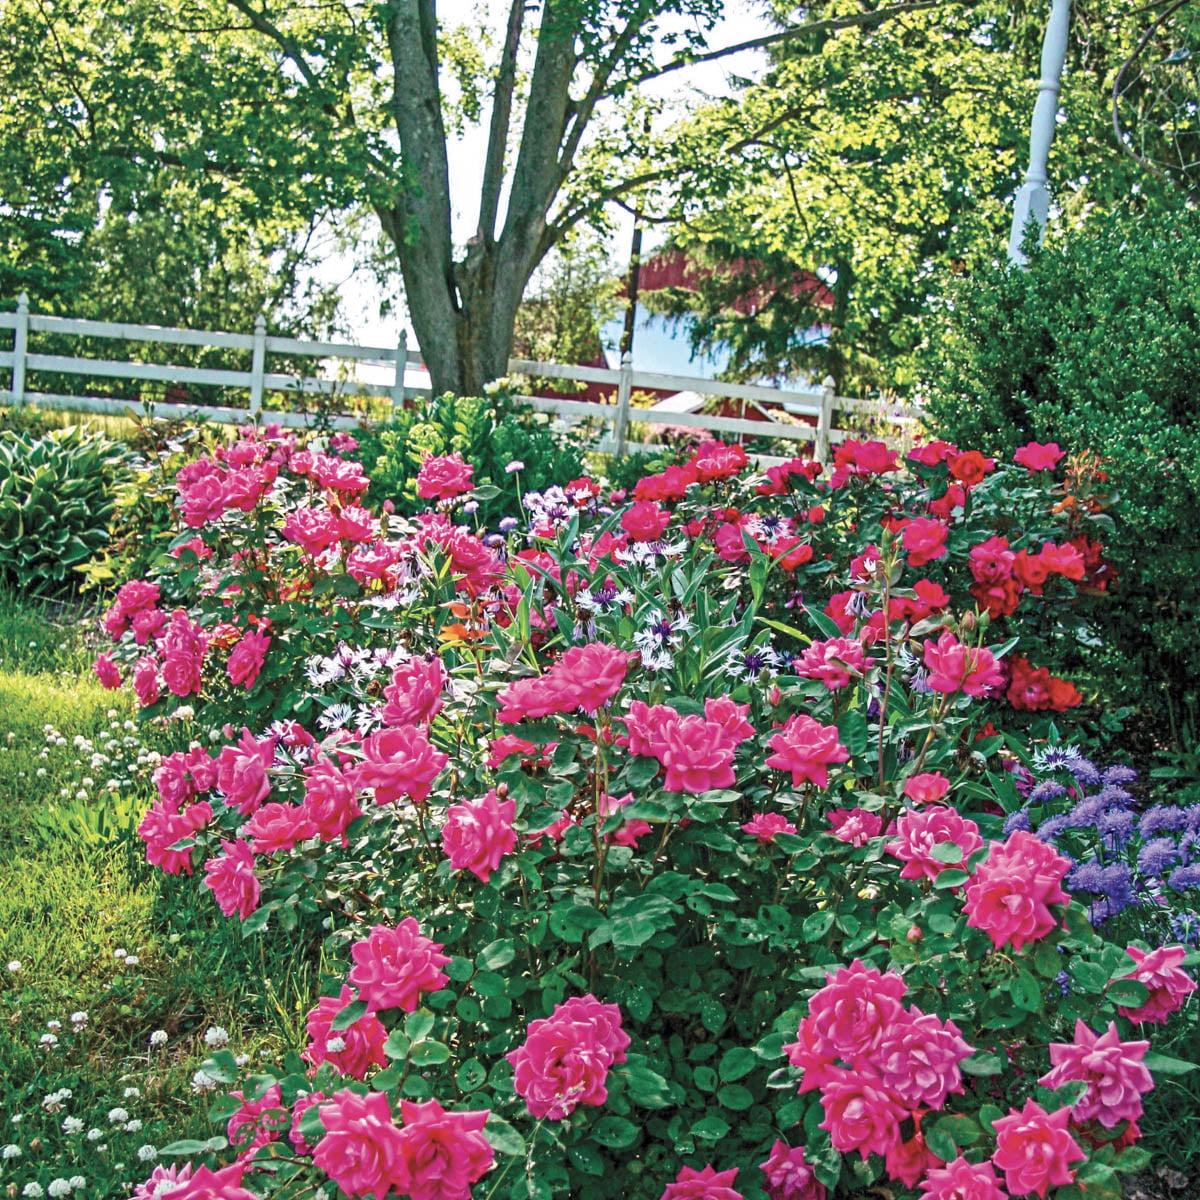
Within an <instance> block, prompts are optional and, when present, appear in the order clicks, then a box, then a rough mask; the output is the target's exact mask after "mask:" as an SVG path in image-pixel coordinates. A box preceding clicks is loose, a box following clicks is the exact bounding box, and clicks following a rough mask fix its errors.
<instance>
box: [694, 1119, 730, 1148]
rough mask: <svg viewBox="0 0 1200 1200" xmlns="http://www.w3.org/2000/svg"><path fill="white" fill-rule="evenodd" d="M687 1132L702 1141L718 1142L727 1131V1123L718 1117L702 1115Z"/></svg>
mask: <svg viewBox="0 0 1200 1200" xmlns="http://www.w3.org/2000/svg"><path fill="white" fill-rule="evenodd" d="M688 1132H689V1133H691V1135H692V1137H694V1138H699V1140H700V1141H702V1142H718V1141H720V1140H721V1138H723V1137H724V1136H725V1135H726V1134H727V1133H728V1132H729V1123H728V1122H727V1121H722V1120H721V1118H720V1117H713V1116H708V1117H702V1118H701V1119H700V1120H699V1121H697V1122H696V1124H695V1125H693V1126H692V1127H691V1129H690V1130H689V1131H688Z"/></svg>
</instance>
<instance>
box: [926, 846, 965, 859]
mask: <svg viewBox="0 0 1200 1200" xmlns="http://www.w3.org/2000/svg"><path fill="white" fill-rule="evenodd" d="M962 856H963V853H962V847H961V846H960V845H958V843H957V842H939V843H938V844H937V845H936V846H934V847H933V849H932V850H930V852H929V857H930V858H932V859H933V860H934V861H935V862H940V863H956V862H962Z"/></svg>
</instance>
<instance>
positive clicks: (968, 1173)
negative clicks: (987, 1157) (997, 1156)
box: [921, 1155, 1005, 1200]
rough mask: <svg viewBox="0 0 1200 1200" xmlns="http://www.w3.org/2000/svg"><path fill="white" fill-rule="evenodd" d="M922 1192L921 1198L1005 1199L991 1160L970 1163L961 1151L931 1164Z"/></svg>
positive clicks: (942, 1199)
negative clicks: (938, 1164)
mask: <svg viewBox="0 0 1200 1200" xmlns="http://www.w3.org/2000/svg"><path fill="white" fill-rule="evenodd" d="M921 1192H922V1198H921V1200H1005V1194H1004V1192H1003V1191H1001V1189H1000V1182H999V1180H998V1179H997V1178H996V1172H995V1171H993V1170H992V1165H991V1163H985V1162H982V1163H969V1162H967V1160H966V1159H965V1158H963V1157H962V1156H961V1155H960V1156H959V1157H958V1158H956V1159H955V1160H954V1161H953V1162H951V1163H947V1164H946V1165H945V1166H944V1167H933V1168H931V1170H930V1172H929V1174H928V1175H927V1176H926V1177H925V1182H924V1183H922V1184H921Z"/></svg>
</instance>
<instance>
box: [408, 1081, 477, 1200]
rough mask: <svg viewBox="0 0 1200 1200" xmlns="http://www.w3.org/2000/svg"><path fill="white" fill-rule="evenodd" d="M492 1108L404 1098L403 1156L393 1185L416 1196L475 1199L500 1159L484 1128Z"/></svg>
mask: <svg viewBox="0 0 1200 1200" xmlns="http://www.w3.org/2000/svg"><path fill="white" fill-rule="evenodd" d="M488 1113H489V1110H488V1109H486V1108H485V1109H481V1110H479V1111H477V1112H447V1111H446V1110H445V1109H444V1108H443V1107H442V1106H441V1105H440V1104H439V1103H438V1102H437V1101H436V1100H426V1101H425V1102H424V1103H422V1104H418V1103H414V1102H413V1101H411V1100H401V1101H400V1120H401V1121H402V1122H403V1125H404V1128H403V1129H402V1130H401V1145H400V1161H399V1163H398V1164H397V1169H396V1172H395V1174H394V1176H393V1186H394V1187H395V1188H396V1190H397V1191H399V1192H404V1193H406V1194H407V1195H408V1196H410V1197H411V1200H470V1195H471V1184H473V1183H475V1182H476V1181H477V1180H479V1179H482V1178H483V1176H484V1175H486V1174H487V1173H488V1172H489V1171H490V1170H491V1169H492V1167H493V1165H494V1164H495V1161H496V1155H495V1152H494V1151H493V1150H492V1146H491V1143H490V1142H489V1141H488V1140H487V1138H486V1137H485V1136H484V1134H483V1127H484V1125H485V1124H486V1123H487V1119H488Z"/></svg>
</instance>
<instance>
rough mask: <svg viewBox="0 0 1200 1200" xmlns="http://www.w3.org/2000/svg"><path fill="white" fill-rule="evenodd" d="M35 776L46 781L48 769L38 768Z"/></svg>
mask: <svg viewBox="0 0 1200 1200" xmlns="http://www.w3.org/2000/svg"><path fill="white" fill-rule="evenodd" d="M34 774H35V775H36V776H37V777H38V778H39V779H45V778H46V768H45V767H38V769H37V770H36V771H35V772H34Z"/></svg>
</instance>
